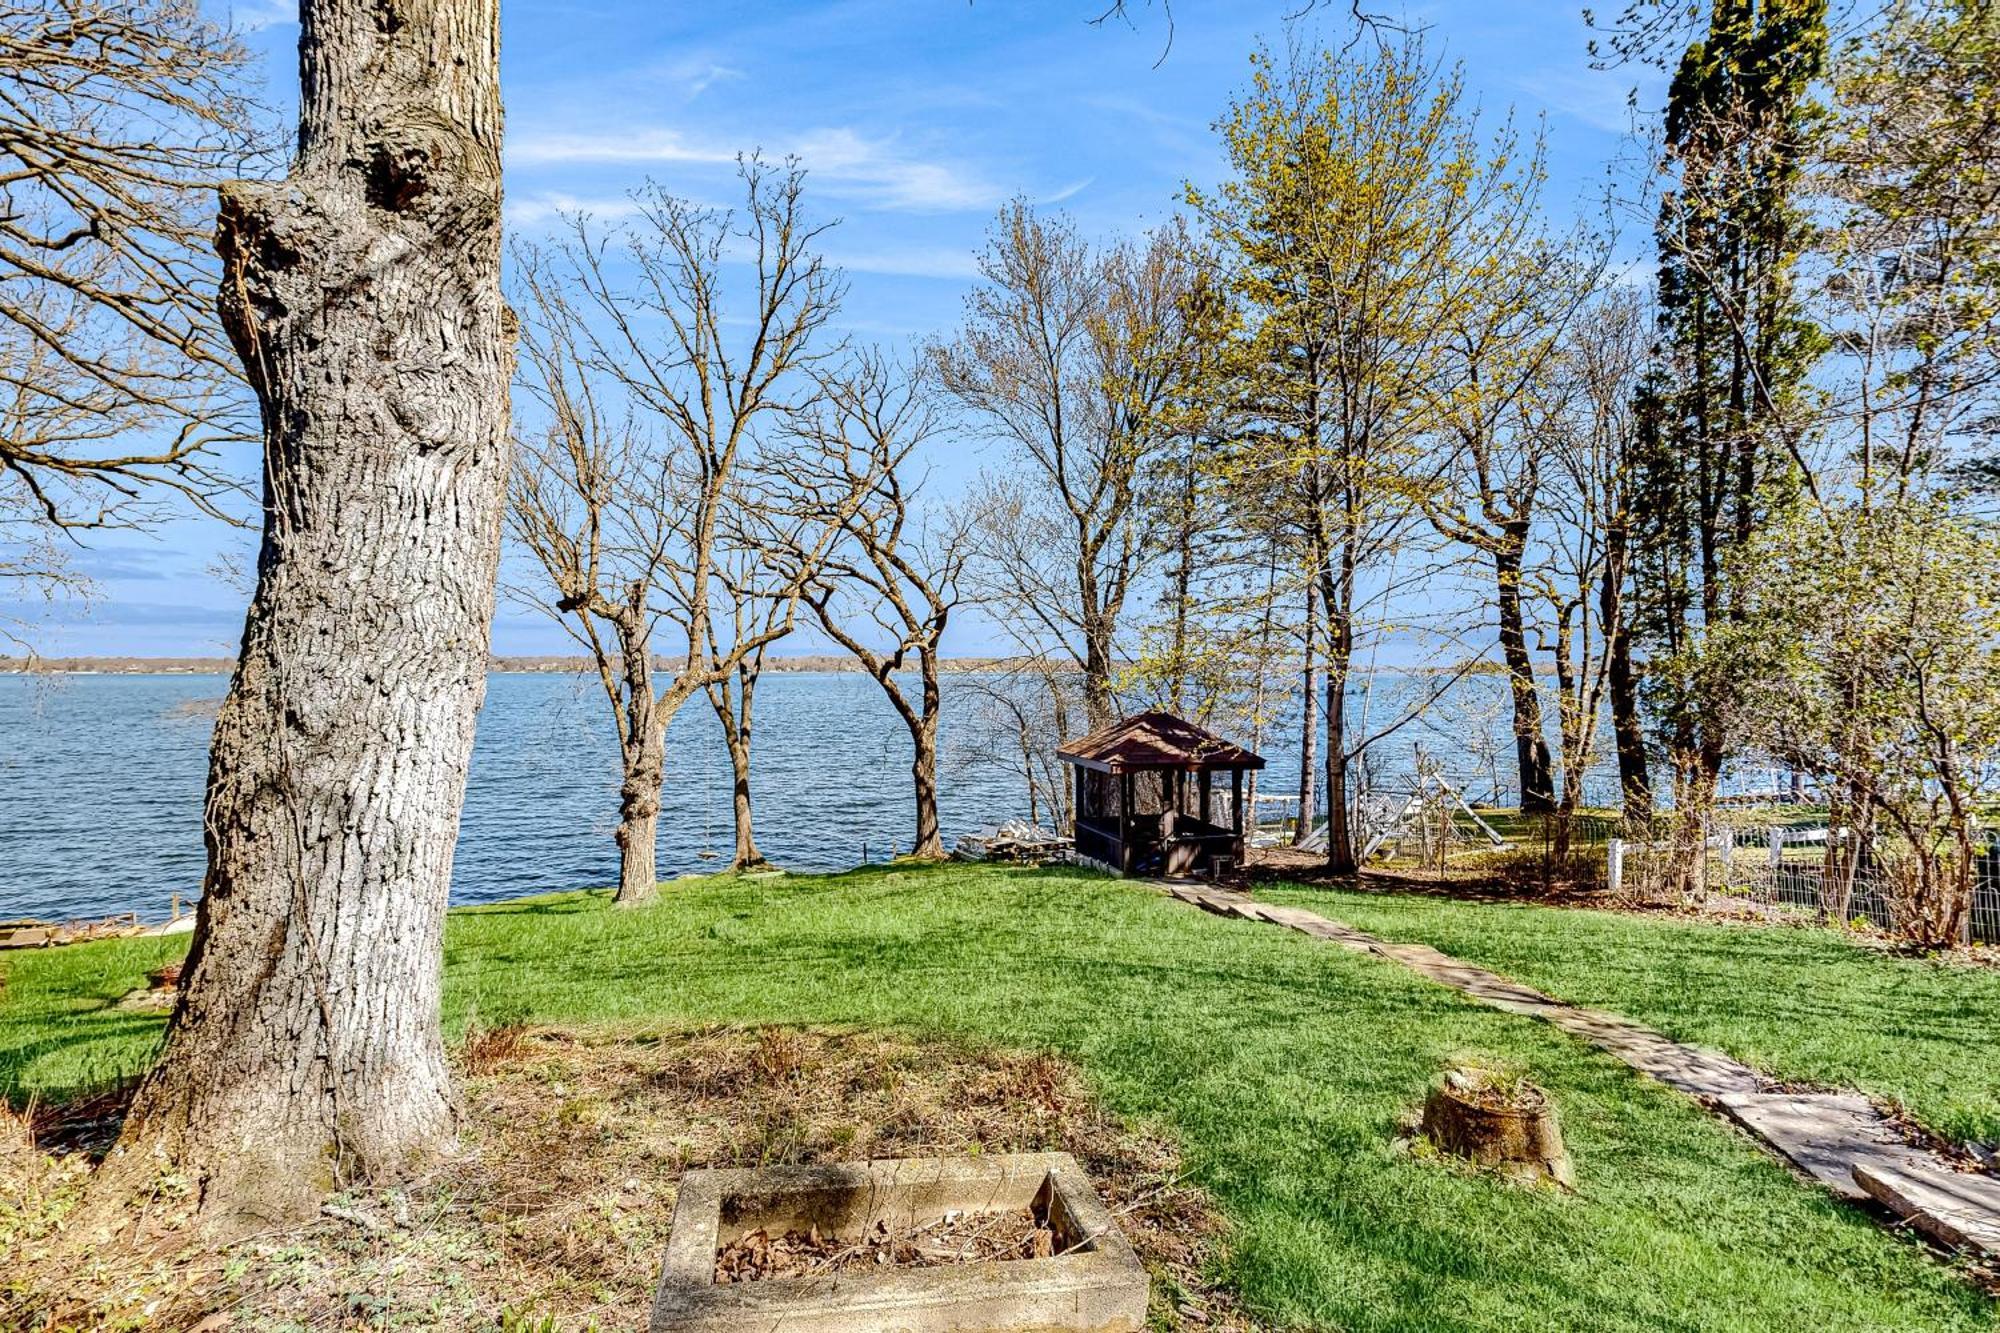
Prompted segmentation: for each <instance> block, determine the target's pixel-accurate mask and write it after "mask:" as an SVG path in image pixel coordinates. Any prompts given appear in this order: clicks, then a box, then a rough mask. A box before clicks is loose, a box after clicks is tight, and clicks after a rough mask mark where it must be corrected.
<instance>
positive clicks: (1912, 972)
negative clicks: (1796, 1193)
mask: <svg viewBox="0 0 2000 1333" xmlns="http://www.w3.org/2000/svg"><path fill="white" fill-rule="evenodd" d="M1257 896H1258V897H1260V898H1268V899H1271V900H1273V901H1280V902H1289V903H1295V904H1298V905H1300V906H1303V907H1308V908H1311V909H1312V910H1314V911H1317V912H1320V913H1323V914H1324V915H1326V916H1330V917H1333V918H1334V919H1336V920H1339V921H1345V922H1347V923H1348V924H1349V925H1351V926H1357V927H1359V928H1360V929H1362V930H1366V931H1370V932H1372V933H1374V934H1377V935H1380V936H1381V937H1382V938H1384V939H1389V940H1397V941H1421V942H1422V943H1424V944H1428V945H1430V946H1432V947H1433V948H1436V949H1441V950H1443V951H1444V952H1445V953H1448V954H1451V955H1453V956H1455V957H1458V958H1463V959H1465V960H1466V961H1467V962H1471V963H1478V964H1480V965H1481V966H1483V967H1488V968H1491V969H1492V970H1493V971H1495V972H1499V973H1502V974H1504V975H1506V976H1509V977H1512V978H1514V979H1515V980H1516V981H1523V982H1526V983H1527V984H1529V985H1531V986H1534V987H1537V988H1538V989H1541V990H1543V991H1546V992H1548V993H1549V994H1550V995H1553V996H1556V997H1557V998H1558V999H1563V1000H1569V1001H1572V1002H1574V1003H1577V1004H1587V1005H1593V1006H1597V1007H1600V1008H1605V1009H1612V1010H1616V1011H1617V1012H1619V1013H1622V1014H1625V1015H1626V1016H1628V1017H1630V1018H1635V1019H1638V1020H1639V1021H1640V1022H1642V1023H1648V1024H1651V1025H1652V1026H1654V1027H1656V1028H1659V1029H1660V1030H1661V1031H1662V1032H1665V1033H1667V1034H1668V1035H1669V1036H1672V1037H1676V1038H1678V1039H1680V1040H1682V1041H1692V1042H1700V1043H1702V1044H1705V1045H1709V1046H1715V1047H1718V1048H1720V1049H1722V1050H1725V1051H1727V1052H1729V1054H1731V1055H1733V1056H1735V1057H1736V1058H1737V1059H1739V1060H1742V1061H1745V1062H1746V1063H1748V1064H1751V1065H1755V1066H1756V1067H1757V1068H1759V1069H1761V1070H1763V1071H1765V1072H1766V1073H1769V1074H1772V1075H1774V1076H1776V1077H1778V1078H1782V1079H1794V1080H1799V1081H1801V1082H1810V1083H1824V1084H1828V1085H1831V1086H1837V1087H1849V1088H1859V1089H1862V1090H1863V1091H1866V1092H1871V1093H1875V1094H1877V1095H1879V1096H1883V1097H1889V1098H1893V1099H1895V1100H1897V1101H1899V1102H1902V1103H1903V1104H1904V1105H1905V1106H1906V1107H1908V1109H1909V1110H1910V1112H1911V1113H1912V1114H1913V1115H1914V1116H1916V1118H1917V1119H1918V1120H1920V1121H1922V1122H1923V1123H1924V1124H1926V1125H1928V1126H1929V1127H1930V1128H1932V1129H1934V1130H1936V1131H1937V1132H1938V1133H1940V1134H1944V1135H1946V1136H1948V1137H1950V1138H1954V1139H1958V1140H1961V1141H1963V1140H1968V1139H1970V1140H1976V1141H1980V1142H1990V1143H2000V970H1995V969H1993V968H1975V967H1967V966H1965V965H1963V964H1955V963H1941V962H1932V961H1928V960H1925V959H1921V958H1894V957H1885V956H1884V955H1883V954H1882V953H1881V952H1880V951H1878V950H1875V949H1870V948H1868V947H1866V946H1864V945H1861V944H1857V943H1855V942H1853V941H1851V940H1848V939H1843V938H1842V937H1841V936H1840V935H1838V934H1836V933H1835V932H1832V931H1827V930H1819V929H1807V928H1801V927H1793V926H1738V925H1716V924H1696V923H1692V922H1678V921H1672V920H1664V919H1660V918H1653V917H1638V916H1631V915H1625V914H1620V913H1615V912H1594V911H1576V910H1572V909H1567V908H1559V907H1532V906H1525V905H1523V906H1516V905H1511V904H1495V903H1477V902H1462V901H1457V900H1454V899H1449V898H1440V897H1433V896H1426V895H1420V894H1383V893H1353V892H1342V891H1339V890H1330V889H1317V888H1296V889H1277V888H1272V889H1264V890H1259V892H1258V894H1257Z"/></svg>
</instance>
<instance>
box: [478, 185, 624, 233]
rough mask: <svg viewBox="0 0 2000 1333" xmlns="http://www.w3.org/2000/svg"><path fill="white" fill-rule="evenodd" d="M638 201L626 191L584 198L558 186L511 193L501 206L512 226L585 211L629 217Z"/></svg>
mask: <svg viewBox="0 0 2000 1333" xmlns="http://www.w3.org/2000/svg"><path fill="white" fill-rule="evenodd" d="M638 211H639V205H638V203H637V202H635V201H634V200H633V199H632V198H631V197H630V196H629V195H613V196H610V197H608V198H583V197H580V196H577V195H573V194H564V193H562V192H561V191H559V190H542V191H537V192H534V193H530V194H522V195H513V196H510V197H509V198H508V200H507V205H506V208H505V210H504V212H505V216H506V219H507V222H508V223H509V225H511V226H515V227H536V226H540V225H541V224H542V223H544V222H553V221H554V220H555V219H557V218H559V217H563V216H565V215H567V214H572V213H583V214H588V215H589V216H590V217H593V218H597V219H599V220H600V221H614V220H616V219H619V218H628V217H631V216H632V215H633V214H634V213H636V212H638Z"/></svg>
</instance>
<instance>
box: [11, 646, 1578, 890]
mask: <svg viewBox="0 0 2000 1333" xmlns="http://www.w3.org/2000/svg"><path fill="white" fill-rule="evenodd" d="M945 684H946V689H947V698H946V708H945V715H944V720H943V727H942V736H941V741H942V750H943V754H942V757H941V760H940V769H939V785H940V800H939V805H940V810H939V814H940V819H941V822H942V824H943V829H944V835H945V840H946V843H947V845H949V844H950V843H951V842H952V841H953V840H955V839H956V838H957V837H959V836H960V835H961V834H964V833H967V832H970V831H972V830H974V829H977V828H979V827H981V826H983V825H988V824H994V823H998V822H1000V821H1001V820H1003V819H1013V818H1021V817H1024V816H1025V815H1026V814H1027V796H1026V793H1025V792H1024V791H1023V789H1022V784H1021V781H1020V779H1019V778H1018V777H1016V776H1015V775H1014V774H1013V773H1012V772H1011V771H1009V770H1008V769H1006V768H1004V767H1003V766H1001V765H999V764H996V763H993V762H991V761H987V760H981V759H979V758H978V757H977V749H976V747H975V746H973V745H971V744H970V743H969V742H970V741H971V739H972V738H970V737H968V736H965V735H963V734H961V733H960V732H959V731H958V730H957V729H956V728H955V725H954V723H955V720H956V719H963V718H964V717H966V716H967V715H968V712H969V710H967V709H965V708H963V707H955V706H954V702H955V701H954V699H953V697H952V696H953V695H954V694H957V693H958V692H959V691H960V690H962V689H964V688H965V687H964V685H963V683H961V682H954V681H953V679H952V678H951V677H949V676H947V677H946V680H945ZM227 685H228V679H227V677H224V676H220V675H216V676H128V675H70V676H0V919H4V918H7V917H17V916H30V917H41V918H49V919H57V920H64V919H71V918H90V917H98V916H105V915H109V914H111V913H114V912H125V911H136V912H138V913H140V915H141V916H142V917H144V918H147V919H157V918H164V917H165V916H166V915H167V910H168V902H169V898H170V896H171V895H174V894H179V895H180V896H181V898H182V900H183V901H187V900H191V899H193V898H194V897H195V896H196V895H197V894H198V893H199V892H200V886H201V876H202V869H203V860H204V853H203V849H202V842H201V805H202V792H203V787H204V784H205V782H206V779H207V769H208V741H209V732H210V730H211V728H212V727H213V726H214V716H215V714H214V708H215V704H216V703H217V702H218V701H219V700H220V699H221V697H222V693H223V690H224V689H225V688H226V687H227ZM959 702H962V701H959ZM1380 707H1381V705H1380V704H1379V703H1378V710H1379V708H1380ZM1439 713H1440V718H1441V719H1444V718H1448V717H1457V718H1458V719H1459V720H1458V722H1457V724H1456V725H1447V724H1446V722H1445V721H1443V720H1441V721H1440V722H1439V723H1438V724H1437V725H1435V726H1433V725H1430V724H1429V723H1424V724H1419V725H1416V726H1413V727H1411V728H1409V729H1407V730H1405V731H1402V732H1399V733H1398V735H1397V736H1396V737H1395V739H1394V740H1393V741H1392V742H1388V743H1385V745H1384V746H1383V754H1382V757H1383V758H1384V759H1386V760H1387V761H1388V763H1387V765H1386V768H1387V769H1388V770H1389V771H1391V772H1393V771H1395V770H1406V769H1407V767H1408V765H1409V762H1410V755H1411V753H1412V747H1413V746H1415V745H1419V744H1421V745H1423V746H1425V747H1426V749H1427V751H1428V752H1429V753H1432V754H1443V755H1456V756H1457V757H1458V758H1457V762H1456V763H1455V764H1454V765H1453V768H1452V772H1453V776H1454V777H1455V778H1456V779H1457V780H1458V781H1459V782H1460V783H1461V785H1462V786H1463V788H1464V790H1465V791H1466V793H1467V795H1468V796H1471V797H1472V798H1473V799H1475V800H1479V799H1484V798H1485V797H1487V796H1489V795H1494V794H1497V795H1498V796H1499V798H1500V799H1502V800H1511V799H1512V795H1511V791H1510V790H1508V788H1507V778H1508V774H1507V765H1508V764H1509V763H1510V762H1511V759H1510V758H1509V757H1503V756H1511V742H1510V741H1508V740H1507V739H1506V738H1505V735H1504V728H1505V721H1504V719H1503V718H1501V717H1499V716H1497V715H1494V714H1492V713H1491V710H1490V709H1489V710H1487V712H1485V713H1478V714H1476V716H1477V717H1478V720H1477V721H1476V722H1471V723H1467V722H1466V721H1465V720H1464V718H1465V717H1467V716H1473V715H1474V714H1471V713H1465V712H1461V711H1459V710H1452V709H1440V710H1439ZM1293 718H1294V719H1295V718H1296V713H1294V714H1293ZM1360 720H1364V719H1357V721H1360ZM1296 725H1297V724H1296V721H1295V720H1286V719H1282V718H1281V719H1279V720H1277V721H1276V722H1274V724H1273V726H1272V729H1271V730H1270V731H1269V732H1267V738H1268V737H1283V738H1284V740H1283V741H1282V742H1278V741H1271V743H1268V744H1266V745H1264V746H1263V747H1262V748H1263V750H1264V752H1265V754H1266V756H1267V757H1268V759H1269V761H1270V766H1269V767H1268V768H1267V769H1266V770H1265V773H1264V776H1263V778H1262V779H1261V784H1262V790H1264V791H1267V792H1290V791H1295V790H1296V784H1297V773H1298V766H1297V756H1296V754H1295V753H1294V752H1292V747H1293V746H1294V745H1295V744H1296V740H1295V734H1294V733H1295V731H1296ZM1377 725H1378V726H1379V725H1380V723H1379V719H1378V723H1377ZM1467 726H1470V727H1472V728H1473V729H1474V730H1477V731H1482V732H1486V733H1487V740H1486V743H1485V744H1484V745H1482V746H1481V747H1480V748H1481V749H1482V750H1484V751H1485V752H1486V753H1487V754H1488V756H1489V759H1488V760H1487V761H1486V762H1484V763H1483V764H1481V765H1479V766H1477V767H1474V768H1470V769H1469V768H1467V767H1465V763H1466V754H1467V750H1466V742H1465V740H1464V739H1463V737H1464V733H1465V730H1466V728H1467ZM756 735H757V742H756V743H757V759H756V768H755V770H754V776H753V782H754V784H755V787H754V798H755V801H756V810H757V836H758V843H759V846H760V847H761V848H762V849H763V852H764V854H765V855H766V856H768V857H769V858H770V859H771V860H773V861H775V862H776V863H778V864H779V865H781V866H784V867H786V868H788V869H793V870H838V869H845V868H846V867H849V866H852V865H855V864H858V863H859V862H861V861H863V860H864V859H867V860H883V859H886V858H887V857H889V856H892V855H894V854H895V853H896V852H898V851H901V850H904V849H906V848H907V847H908V845H909V838H910V832H911V826H912V822H913V821H912V816H911V809H910V784H909V767H908V766H909V739H908V735H907V733H906V732H905V731H904V730H903V726H902V723H901V722H900V721H899V720H898V719H897V718H896V716H895V714H894V713H893V712H892V711H891V710H890V707H889V704H888V701H887V700H886V699H885V698H884V697H883V695H882V692H881V689H880V688H879V687H878V686H877V685H876V684H875V682H874V681H873V680H871V679H869V678H868V677H866V676H863V675H858V674H855V673H844V672H824V673H818V672H773V673H770V674H767V675H766V676H765V677H764V679H763V681H762V682H761V683H760V684H759V686H758V692H757V733H756ZM1235 739H1241V740H1243V741H1246V742H1248V741H1249V740H1250V739H1251V738H1250V737H1248V736H1244V737H1240V738H1235ZM1604 748H1605V751H1607V752H1608V749H1609V746H1608V745H1607V746H1605V747H1604ZM729 782H730V778H729V759H728V754H727V752H726V751H725V750H724V749H723V745H722V736H721V732H720V730H719V728H718V726H717V723H716V721H715V714H714V712H713V710H711V709H710V708H709V706H708V703H707V701H706V700H705V699H702V698H699V697H697V698H696V699H695V700H694V701H692V702H691V703H689V704H688V705H687V706H686V707H685V708H683V709H682V711H681V714H680V716H679V717H678V718H676V719H675V721H674V725H673V727H672V729H671V731H670V733H669V735H668V743H667V783H666V791H665V807H664V815H663V818H662V819H661V829H660V848H659V868H660V873H661V876H662V878H670V877H672V876H674V875H678V874H681V873H684V872H687V871H698V870H712V869H714V868H715V867H716V865H717V864H718V862H717V861H715V860H711V859H704V858H703V857H702V855H701V853H702V852H703V851H705V850H706V851H715V852H720V853H721V854H722V855H723V857H725V858H726V857H727V855H728V853H729V849H730V847H731V845H732V843H733V840H734V838H733V832H732V827H731V823H730V810H729ZM1615 790H1616V783H1615V777H1614V776H1613V775H1612V773H1611V772H1610V770H1609V768H1608V767H1606V766H1604V765H1602V764H1600V766H1599V770H1598V771H1597V772H1594V773H1593V774H1592V781H1591V783H1590V784H1589V786H1588V787H1587V788H1586V791H1587V795H1588V798H1589V799H1594V800H1609V799H1611V798H1612V794H1613V793H1614V792H1615ZM617 810H618V763H617V746H616V743H615V741H614V738H613V733H612V730H611V724H610V719H609V718H608V716H607V714H606V711H605V704H604V699H603V695H602V693H601V690H600V687H599V686H598V684H597V681H596V678H595V677H584V676H571V675H557V674H496V675H494V676H492V677H490V678H489V679H488V682H487V691H486V705H485V708H484V710H483V711H482V713H481V714H480V719H479V736H478V744H477V746H476V747H475V749H474V751H473V756H472V776H471V781H470V783H469V786H468V789H467V792H466V800H465V815H464V819H463V821H462V823H461V825H460V830H459V841H458V853H457V857H456V860H455V863H454V868H453V876H452V900H453V901H454V902H460V903H474V902H490V901H493V900H496V899H500V898H511V897H517V896H519V895H522V894H528V893H545V892H551V891H555V890H562V889H575V888H582V887H587V886H600V885H607V884H615V883H616V882H617V879H618V850H617V847H616V846H615V844H614V843H613V842H612V838H611V834H612V830H613V829H614V828H615V827H616V824H617Z"/></svg>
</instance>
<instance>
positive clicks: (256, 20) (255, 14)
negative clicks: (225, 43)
mask: <svg viewBox="0 0 2000 1333" xmlns="http://www.w3.org/2000/svg"><path fill="white" fill-rule="evenodd" d="M298 21H299V7H298V4H297V3H296V0H243V3H242V4H235V5H231V6H230V7H229V23H230V26H231V27H233V28H235V29H236V31H238V32H262V31H264V29H266V28H282V27H286V26H288V25H291V24H295V23H297V22H298Z"/></svg>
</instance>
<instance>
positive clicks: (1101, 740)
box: [1056, 713, 1264, 878]
mask: <svg viewBox="0 0 2000 1333" xmlns="http://www.w3.org/2000/svg"><path fill="white" fill-rule="evenodd" d="M1056 758H1058V759H1060V760H1062V762H1064V763H1065V764H1068V765H1070V767H1071V768H1073V769H1074V770H1075V772H1076V827H1075V838H1076V852H1077V855H1078V856H1079V857H1082V858H1085V859H1087V860H1089V861H1094V862H1096V863H1098V864H1100V865H1102V866H1104V867H1105V868H1106V869H1108V870H1112V871H1115V872H1116V873H1118V874H1120V875H1163V876H1167V877H1169V878H1178V877H1184V876H1189V875H1211V876H1212V875H1216V874H1221V873H1227V872H1228V871H1229V870H1231V869H1233V868H1235V867H1237V866H1240V865H1242V864H1243V775H1244V774H1245V773H1248V772H1251V771H1253V770H1256V769H1260V768H1262V767H1264V761H1263V760H1262V759H1260V758H1259V757H1258V756H1256V755H1254V754H1252V753H1250V752H1249V751H1248V750H1246V749H1244V748H1243V747H1242V746H1240V745H1236V744H1234V743H1233V742H1230V741H1226V740H1224V739H1223V738H1222V737H1220V736H1217V735H1216V734H1215V733H1214V732H1212V731H1209V730H1207V729H1206V728H1204V727H1199V726H1196V725H1195V724H1194V723H1192V722H1189V721H1188V720H1187V719H1186V718H1181V717H1175V716H1174V715H1173V714H1172V713H1140V714H1137V715H1136V716H1133V717H1128V718H1125V719H1124V720H1123V721H1120V722H1114V723H1112V724H1111V725H1110V726H1108V727H1104V728H1102V729H1100V730H1098V731H1093V732H1091V733H1090V734H1089V735H1088V736H1085V737H1083V738H1081V739H1080V740H1074V741H1070V742H1069V743H1067V744H1065V745H1064V746H1062V748H1060V749H1059V750H1057V751H1056ZM1218 773H1226V774H1228V775H1229V783H1230V801H1229V822H1228V823H1227V824H1222V823H1218V822H1216V819H1215V811H1214V807H1215V797H1216V793H1215V790H1214V787H1215V775H1216V774H1218Z"/></svg>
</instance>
